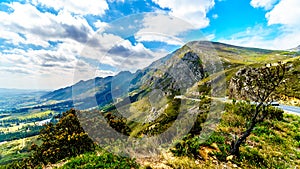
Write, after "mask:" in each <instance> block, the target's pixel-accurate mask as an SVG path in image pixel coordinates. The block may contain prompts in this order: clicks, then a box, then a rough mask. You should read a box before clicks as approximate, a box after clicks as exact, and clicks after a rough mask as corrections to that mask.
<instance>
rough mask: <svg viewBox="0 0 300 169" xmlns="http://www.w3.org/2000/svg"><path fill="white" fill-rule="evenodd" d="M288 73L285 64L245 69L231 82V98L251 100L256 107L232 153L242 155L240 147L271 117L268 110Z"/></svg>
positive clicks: (233, 146)
mask: <svg viewBox="0 0 300 169" xmlns="http://www.w3.org/2000/svg"><path fill="white" fill-rule="evenodd" d="M285 72H286V67H285V64H282V63H281V62H278V64H276V65H273V66H272V65H271V64H270V65H269V66H267V65H266V66H264V67H259V68H250V67H247V68H243V69H241V70H239V71H238V72H237V73H236V75H235V76H234V77H233V78H232V79H231V82H230V96H231V97H232V98H234V97H235V98H237V99H250V100H251V101H253V102H254V103H255V104H256V106H255V110H254V111H252V112H248V113H250V118H249V123H248V124H249V126H248V127H247V130H246V131H245V132H243V133H242V135H241V136H240V137H239V138H238V139H235V140H233V141H232V144H231V150H230V153H231V154H232V155H236V156H239V155H240V151H239V148H240V145H241V144H242V143H243V142H244V141H245V140H246V138H247V137H248V136H249V135H250V134H251V132H252V130H253V129H254V127H255V126H256V124H257V123H260V122H263V121H264V120H265V119H266V117H267V116H268V115H269V111H268V108H269V107H270V104H271V102H273V98H274V97H273V93H274V91H275V90H276V88H277V87H278V86H279V85H281V83H282V82H283V80H284V75H285Z"/></svg>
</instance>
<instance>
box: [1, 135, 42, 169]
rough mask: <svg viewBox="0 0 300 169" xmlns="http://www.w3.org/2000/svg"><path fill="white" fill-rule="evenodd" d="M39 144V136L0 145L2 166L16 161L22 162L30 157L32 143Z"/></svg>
mask: <svg viewBox="0 0 300 169" xmlns="http://www.w3.org/2000/svg"><path fill="white" fill-rule="evenodd" d="M37 142H39V141H38V140H37V136H34V137H28V138H25V139H19V140H13V141H9V142H4V143H1V144H0V165H1V164H6V163H9V162H12V161H15V160H21V159H23V158H26V157H28V156H29V154H30V152H29V149H30V146H31V145H32V143H37Z"/></svg>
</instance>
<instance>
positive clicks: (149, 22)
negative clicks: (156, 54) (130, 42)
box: [135, 13, 195, 45]
mask: <svg viewBox="0 0 300 169" xmlns="http://www.w3.org/2000/svg"><path fill="white" fill-rule="evenodd" d="M142 25H143V28H141V29H140V30H139V31H138V32H136V33H135V38H136V39H137V41H139V42H142V41H158V42H165V43H168V44H172V45H182V43H183V42H182V40H181V39H180V35H181V34H182V33H184V32H186V31H188V30H192V29H195V27H194V26H193V25H191V24H189V23H187V22H186V21H184V20H181V19H178V18H175V17H172V16H169V15H166V14H157V13H150V14H146V15H145V16H144V19H143V21H142Z"/></svg>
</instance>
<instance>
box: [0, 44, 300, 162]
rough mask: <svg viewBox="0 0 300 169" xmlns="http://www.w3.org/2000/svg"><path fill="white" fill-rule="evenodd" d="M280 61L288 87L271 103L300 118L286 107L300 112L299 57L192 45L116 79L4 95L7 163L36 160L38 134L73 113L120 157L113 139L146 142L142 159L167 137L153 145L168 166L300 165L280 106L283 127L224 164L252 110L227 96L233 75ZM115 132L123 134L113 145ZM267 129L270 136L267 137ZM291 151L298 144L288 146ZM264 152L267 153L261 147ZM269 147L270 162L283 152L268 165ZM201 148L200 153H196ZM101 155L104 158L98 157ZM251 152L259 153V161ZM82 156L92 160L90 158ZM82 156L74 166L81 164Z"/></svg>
mask: <svg viewBox="0 0 300 169" xmlns="http://www.w3.org/2000/svg"><path fill="white" fill-rule="evenodd" d="M211 44H212V45H211ZM278 62H282V63H284V64H286V67H287V68H288V70H287V72H286V74H285V83H284V85H282V86H280V87H278V88H277V89H276V91H274V96H272V97H273V100H275V101H278V102H279V103H280V106H279V108H282V109H283V110H285V111H287V112H291V111H292V112H294V113H296V114H297V113H300V112H299V109H298V108H297V107H296V108H295V107H294V108H293V107H288V106H300V104H299V102H297V101H298V100H299V99H300V88H299V86H300V73H299V72H300V53H299V52H296V51H283V50H278V51H277V50H265V49H258V48H245V47H238V46H233V45H228V44H223V43H217V42H207V41H193V42H189V43H187V44H186V45H184V46H182V47H181V48H179V49H177V50H176V51H174V52H172V53H171V54H169V55H167V56H166V57H164V58H161V59H159V60H157V61H155V62H153V63H152V64H150V65H149V66H148V67H145V68H144V69H141V70H138V71H136V72H129V71H123V72H120V73H118V74H117V75H115V76H108V77H103V78H102V77H96V78H94V79H90V80H86V81H80V82H78V83H76V84H74V85H72V86H68V87H65V88H61V89H57V90H54V91H13V90H12V91H8V90H5V89H3V90H2V89H1V90H0V142H1V143H0V149H1V153H2V154H0V157H1V158H0V165H1V164H8V163H10V162H12V161H15V160H18V159H21V158H23V157H29V156H30V153H29V152H30V148H29V145H30V144H31V143H38V144H40V142H41V139H38V138H37V135H38V134H40V133H39V131H40V130H41V129H42V128H44V125H46V124H48V123H50V122H51V123H53V124H56V123H59V121H60V119H61V118H62V117H63V112H66V111H68V110H69V109H71V108H74V109H76V111H78V112H77V114H76V115H77V116H78V119H79V121H80V125H81V126H82V127H83V129H84V130H85V132H87V133H88V134H89V136H90V137H91V138H92V140H97V141H96V142H97V143H99V145H101V146H103V147H105V146H107V147H113V148H115V149H118V150H122V148H123V147H122V146H120V147H114V146H115V145H113V144H112V141H111V140H113V142H114V141H116V140H121V141H124V143H125V145H131V144H133V143H135V142H134V141H136V140H134V139H137V140H139V139H140V140H146V142H141V143H140V144H141V145H143V146H142V147H139V146H141V145H135V146H136V149H134V150H132V149H130V148H129V149H130V150H128V151H129V152H130V151H139V153H141V154H142V155H145V154H147V152H148V151H150V149H151V148H153V147H151V146H153V145H151V144H150V143H149V142H147V139H148V138H149V137H151V136H160V135H161V134H165V133H167V134H166V135H167V136H165V137H164V138H163V139H165V140H164V141H162V140H163V139H161V138H159V139H161V140H159V139H158V140H152V141H153V142H155V143H156V144H159V145H160V146H161V147H164V146H166V147H167V148H165V149H166V151H168V153H171V152H172V153H171V154H172V155H167V156H165V157H164V159H165V161H167V162H165V164H164V165H167V166H170V167H174V168H181V167H182V166H183V165H188V164H187V163H190V164H189V165H191V168H193V167H195V166H196V165H197V164H196V163H199V162H196V161H199V160H200V161H202V162H203V161H204V162H203V164H202V165H203V166H202V167H204V166H205V165H207V166H208V167H211V168H213V167H220V166H222V165H228V166H230V167H233V166H234V165H239V166H240V167H242V168H247V167H250V166H252V164H253V163H257V165H258V166H256V165H254V166H256V167H257V168H259V165H261V166H264V167H265V168H269V167H276V166H279V167H283V168H285V167H294V166H297V165H300V161H299V155H300V154H299V145H300V144H299V143H300V142H299V125H300V124H299V123H300V120H299V116H297V115H291V114H287V113H283V112H282V111H281V110H279V109H275V108H270V110H269V111H270V114H272V113H274V112H277V113H279V114H282V118H280V120H279V119H277V116H275V115H274V117H273V116H272V118H271V117H270V118H269V119H267V121H266V122H263V123H261V124H259V125H258V126H257V128H256V129H255V130H254V134H252V135H251V136H250V139H249V140H248V141H247V142H246V143H245V144H244V145H243V147H242V149H241V151H242V157H241V158H242V160H238V159H234V160H227V157H228V156H230V154H229V149H230V141H231V139H232V135H238V134H241V133H242V131H243V130H245V129H246V128H245V127H242V128H240V126H243V125H247V122H246V121H245V120H244V119H243V117H245V115H244V114H242V113H243V111H246V110H247V109H252V108H253V107H251V105H250V101H251V100H248V102H247V101H241V102H236V100H235V99H234V98H230V99H225V98H228V96H229V95H230V90H229V88H228V86H229V83H230V81H231V79H232V77H234V76H235V74H236V72H237V71H238V70H240V69H241V68H244V67H253V68H259V67H264V66H268V65H271V66H272V65H273V66H274V65H276V64H277V63H278ZM215 98H218V99H215ZM291 100H293V102H291ZM252 106H253V105H252ZM79 110H80V111H79ZM178 121H179V122H178ZM289 123H290V124H289ZM269 128H272V129H274V131H273V130H271V129H269ZM112 129H113V130H112ZM290 129H291V131H290V132H288V131H289V130H290ZM112 131H114V132H115V131H117V132H115V133H117V134H119V135H122V136H120V138H116V136H115V135H113V134H112ZM202 131H210V132H209V134H210V135H211V137H209V138H206V140H204V141H203V142H198V141H197V139H199V138H196V137H194V136H195V135H199V134H201V132H202ZM264 131H266V132H267V133H269V135H265V134H263V133H264ZM174 133H176V135H175V134H174ZM285 137H286V138H285ZM102 138H105V139H102ZM132 139H133V140H134V141H132ZM195 139H196V141H195ZM99 140H100V141H99ZM260 140H263V141H262V142H260ZM156 141H157V142H156ZM168 141H170V142H171V143H172V144H171V143H169V142H168ZM277 143H278V144H277ZM115 144H117V145H118V142H116V143H115ZM193 144H195V145H193ZM212 144H214V145H215V144H216V145H217V148H215V150H217V151H216V152H215V151H214V150H212V149H213V147H212V146H211V145H212ZM287 144H290V145H291V147H285V146H284V145H287ZM257 145H258V146H260V147H261V150H258V149H257V148H256V146H257ZM272 145H273V146H274V145H276V147H274V150H272V155H274V154H277V155H274V156H273V157H274V158H272V159H271V160H269V161H268V158H269V156H270V155H269V154H267V151H268V149H271V148H272ZM148 146H149V147H148ZM168 146H171V147H168ZM172 146H173V147H172ZM193 146H194V147H193ZM17 147H18V148H17ZM195 147H197V150H194V149H193V148H195ZM207 149H210V150H209V152H206V150H207ZM2 150H3V151H2ZM126 150H127V149H126ZM154 150H155V151H156V150H157V147H155V148H154ZM154 150H153V151H154ZM151 151H152V149H151ZM195 151H196V152H195ZM262 152H263V154H261V153H262ZM97 153H100V154H101V153H104V152H103V151H102V150H98V152H96V154H97ZM287 153H291V154H292V156H291V158H290V159H288V157H285V155H286V154H287ZM104 154H105V153H104ZM251 154H256V155H257V156H258V159H256V158H254V157H253V156H251ZM84 156H89V157H90V155H89V154H85V155H84ZM91 156H92V157H91V158H96V157H94V155H91ZM181 156H183V157H182V158H181ZM76 158H78V157H74V159H71V161H72V160H73V161H76V160H77V159H76ZM252 158H253V159H252ZM280 158H284V159H285V160H292V161H290V162H289V163H288V164H284V163H283V162H281V161H280V160H279V161H277V162H276V160H278V159H280ZM174 159H175V160H174ZM181 159H184V160H181ZM138 160H141V159H138ZM247 160H248V161H247ZM207 161H209V162H212V164H209V162H207ZM229 162H230V163H229ZM268 162H270V164H269V163H268ZM146 163H147V162H146ZM143 164H145V163H144V162H143ZM233 164H234V165H233ZM145 165H151V164H148V163H147V164H145ZM180 166H181V167H180ZM256 167H254V168H256ZM0 168H1V167H0Z"/></svg>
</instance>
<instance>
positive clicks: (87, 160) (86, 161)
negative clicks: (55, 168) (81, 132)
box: [60, 152, 139, 169]
mask: <svg viewBox="0 0 300 169" xmlns="http://www.w3.org/2000/svg"><path fill="white" fill-rule="evenodd" d="M60 168H61V169H68V168H70V169H73V168H90V169H93V168H111V169H114V168H115V169H119V168H124V169H126V168H128V169H133V168H139V165H138V164H137V163H136V162H135V161H134V160H132V159H130V158H127V157H121V156H116V155H113V154H111V153H107V152H102V153H101V154H99V155H97V154H95V153H85V154H82V155H79V156H77V157H74V158H71V159H70V160H69V161H68V162H67V163H66V164H65V165H63V166H62V167H60Z"/></svg>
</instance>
